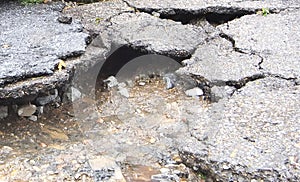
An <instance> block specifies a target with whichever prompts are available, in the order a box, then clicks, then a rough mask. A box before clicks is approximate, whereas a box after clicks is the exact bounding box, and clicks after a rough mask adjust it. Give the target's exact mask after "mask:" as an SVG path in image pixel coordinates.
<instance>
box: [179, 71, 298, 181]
mask: <svg viewBox="0 0 300 182" xmlns="http://www.w3.org/2000/svg"><path fill="white" fill-rule="evenodd" d="M299 99H300V87H299V85H295V84H294V83H293V81H289V80H284V79H280V78H272V77H267V78H264V79H259V80H255V81H253V82H249V83H247V85H245V86H244V87H243V88H241V89H238V90H237V91H236V92H234V94H233V96H232V97H230V98H229V99H222V100H220V101H219V102H218V103H214V104H212V105H211V107H210V108H209V109H208V110H197V111H194V113H195V114H193V115H195V116H193V115H191V116H190V118H187V119H188V122H189V128H190V129H189V130H190V133H191V134H192V136H193V137H194V138H195V140H193V142H191V143H188V142H187V143H185V144H182V145H181V147H180V148H181V149H180V151H181V154H183V155H182V158H183V161H185V164H186V165H187V163H189V164H191V165H193V166H194V167H195V168H198V170H199V171H209V172H208V173H209V174H210V175H212V176H213V178H214V179H215V180H220V181H228V180H233V181H236V180H238V181H244V180H246V181H249V180H251V179H257V180H263V181H287V180H290V181H298V180H299V176H300V171H299V168H298V167H295V165H294V162H295V161H292V160H291V159H292V158H295V157H296V158H297V157H298V158H299V157H300V153H299V146H298V145H299V142H300V138H299V135H298V134H297V133H298V131H299V130H300V123H299V122H300V112H299V108H300V103H299V102H298V101H299ZM199 141H200V142H199ZM201 146H202V147H201ZM203 146H206V147H203ZM200 148H202V149H203V150H204V149H205V151H206V152H204V153H202V152H201V151H199V149H200ZM201 153H202V154H201ZM200 154H201V155H200ZM208 154H209V155H208ZM298 164H299V163H298Z"/></svg>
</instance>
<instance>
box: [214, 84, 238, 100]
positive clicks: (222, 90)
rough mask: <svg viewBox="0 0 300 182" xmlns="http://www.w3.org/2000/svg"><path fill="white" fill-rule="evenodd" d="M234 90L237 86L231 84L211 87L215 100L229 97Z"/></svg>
mask: <svg viewBox="0 0 300 182" xmlns="http://www.w3.org/2000/svg"><path fill="white" fill-rule="evenodd" d="M234 91H235V88H234V87H230V86H213V87H212V88H211V94H212V95H213V97H214V99H215V101H217V100H219V99H222V98H229V97H230V96H231V95H232V94H233V93H234Z"/></svg>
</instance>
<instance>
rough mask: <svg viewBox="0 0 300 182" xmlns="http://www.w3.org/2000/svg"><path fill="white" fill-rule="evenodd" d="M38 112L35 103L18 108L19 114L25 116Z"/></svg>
mask: <svg viewBox="0 0 300 182" xmlns="http://www.w3.org/2000/svg"><path fill="white" fill-rule="evenodd" d="M35 112H36V106H35V105H33V104H28V105H23V106H20V107H19V108H18V115H19V116H21V117H23V116H27V117H29V116H32V115H33V114H34V113H35Z"/></svg>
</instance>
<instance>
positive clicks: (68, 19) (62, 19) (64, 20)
mask: <svg viewBox="0 0 300 182" xmlns="http://www.w3.org/2000/svg"><path fill="white" fill-rule="evenodd" d="M57 21H58V22H59V23H65V24H71V23H72V17H70V16H59V17H58V18H57Z"/></svg>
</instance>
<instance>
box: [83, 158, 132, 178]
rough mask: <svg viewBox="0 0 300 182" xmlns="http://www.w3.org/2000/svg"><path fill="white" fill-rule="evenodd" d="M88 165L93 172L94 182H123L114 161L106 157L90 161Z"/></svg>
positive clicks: (119, 170) (119, 169)
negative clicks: (104, 181) (103, 181)
mask: <svg viewBox="0 0 300 182" xmlns="http://www.w3.org/2000/svg"><path fill="white" fill-rule="evenodd" d="M89 164H90V166H91V168H92V170H93V171H94V174H93V176H94V179H95V181H99V180H100V181H102V180H107V181H111V182H113V181H120V182H125V181H126V180H125V178H124V176H123V174H122V171H121V168H120V167H119V166H118V165H117V164H116V162H115V160H114V159H112V158H111V157H108V156H100V157H98V158H95V159H90V160H89Z"/></svg>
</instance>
